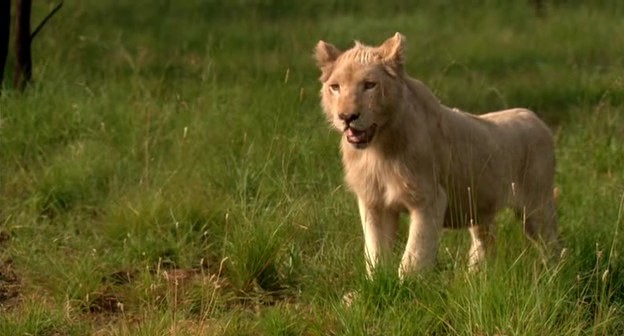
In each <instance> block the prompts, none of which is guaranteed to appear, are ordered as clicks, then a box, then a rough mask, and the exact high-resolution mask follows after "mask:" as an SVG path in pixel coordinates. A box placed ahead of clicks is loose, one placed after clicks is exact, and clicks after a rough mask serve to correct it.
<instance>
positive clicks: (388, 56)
mask: <svg viewBox="0 0 624 336" xmlns="http://www.w3.org/2000/svg"><path fill="white" fill-rule="evenodd" d="M404 45H405V36H403V35H402V34H401V33H395V34H394V36H392V37H391V38H389V39H387V40H386V41H384V43H382V44H381V45H380V46H379V48H378V50H379V54H380V55H381V59H382V60H383V62H384V63H386V64H388V65H390V66H395V67H401V66H403V60H404V56H403V50H404V49H405V48H404Z"/></svg>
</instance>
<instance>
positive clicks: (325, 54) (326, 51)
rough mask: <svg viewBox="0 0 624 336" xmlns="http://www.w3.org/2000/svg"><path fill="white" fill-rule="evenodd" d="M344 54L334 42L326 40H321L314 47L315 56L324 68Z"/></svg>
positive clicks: (320, 66)
mask: <svg viewBox="0 0 624 336" xmlns="http://www.w3.org/2000/svg"><path fill="white" fill-rule="evenodd" d="M340 54H342V51H340V50H339V49H338V48H336V47H335V46H334V45H333V44H331V43H327V42H325V41H319V42H318V43H317V44H316V48H315V49H314V58H315V59H316V64H317V65H318V67H319V68H321V69H323V68H324V67H326V66H327V65H329V64H331V63H333V62H334V61H336V59H338V56H340Z"/></svg>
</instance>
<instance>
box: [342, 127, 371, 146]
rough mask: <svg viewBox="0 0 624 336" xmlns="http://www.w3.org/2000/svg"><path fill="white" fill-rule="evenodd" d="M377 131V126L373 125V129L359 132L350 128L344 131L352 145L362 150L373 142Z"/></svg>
mask: <svg viewBox="0 0 624 336" xmlns="http://www.w3.org/2000/svg"><path fill="white" fill-rule="evenodd" d="M376 130H377V124H373V125H372V126H371V127H369V128H367V129H364V130H358V129H355V128H353V127H351V126H348V127H347V128H346V129H345V130H344V134H345V137H346V138H347V141H348V142H349V143H350V144H352V145H354V146H355V147H356V148H360V149H362V148H365V147H366V146H367V145H368V144H369V143H370V142H371V141H372V140H373V136H374V135H375V131H376Z"/></svg>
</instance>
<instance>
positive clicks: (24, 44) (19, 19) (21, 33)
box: [13, 0, 32, 91]
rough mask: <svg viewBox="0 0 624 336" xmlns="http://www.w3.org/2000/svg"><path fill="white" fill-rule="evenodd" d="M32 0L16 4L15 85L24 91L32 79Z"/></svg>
mask: <svg viewBox="0 0 624 336" xmlns="http://www.w3.org/2000/svg"><path fill="white" fill-rule="evenodd" d="M31 5H32V3H31V0H17V1H16V5H15V62H16V63H15V70H14V71H15V76H14V78H13V86H14V87H15V88H16V89H17V90H19V91H24V89H25V88H26V85H27V84H28V83H29V82H30V81H31V79H32V58H31V53H30V42H31V38H30V8H31Z"/></svg>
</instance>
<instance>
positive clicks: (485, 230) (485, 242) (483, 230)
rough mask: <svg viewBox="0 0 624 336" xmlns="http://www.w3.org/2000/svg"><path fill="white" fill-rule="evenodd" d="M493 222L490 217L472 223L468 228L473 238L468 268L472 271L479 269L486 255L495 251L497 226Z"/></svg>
mask: <svg viewBox="0 0 624 336" xmlns="http://www.w3.org/2000/svg"><path fill="white" fill-rule="evenodd" d="M492 224H493V223H492V219H491V217H490V218H489V219H487V220H482V221H481V222H480V223H479V224H474V225H471V226H470V228H469V229H468V230H469V231H470V237H471V238H472V244H471V245H470V252H469V254H468V270H469V271H470V272H475V271H477V270H478V269H479V268H480V267H481V265H482V264H483V262H484V260H485V258H486V256H487V255H491V254H493V253H494V241H495V234H496V232H495V231H496V227H495V226H494V225H492Z"/></svg>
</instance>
